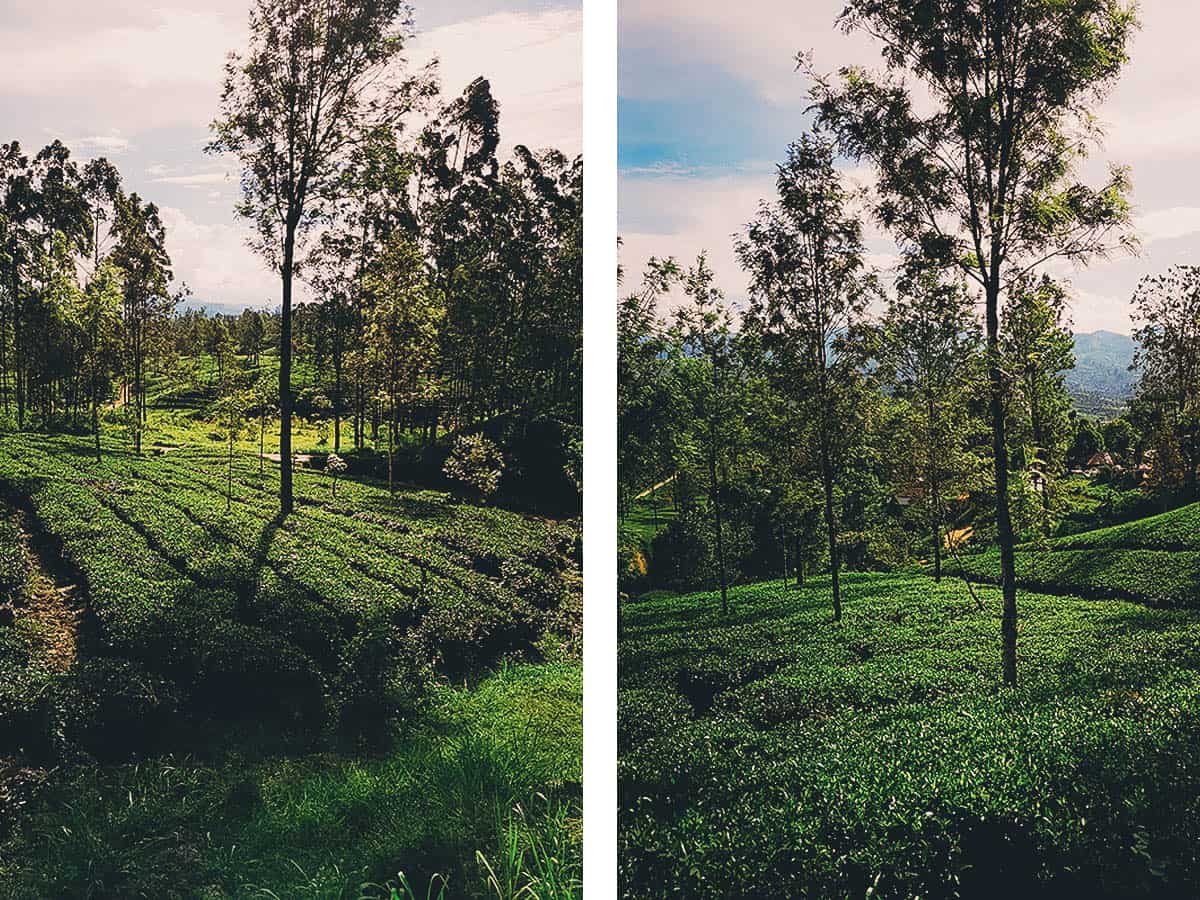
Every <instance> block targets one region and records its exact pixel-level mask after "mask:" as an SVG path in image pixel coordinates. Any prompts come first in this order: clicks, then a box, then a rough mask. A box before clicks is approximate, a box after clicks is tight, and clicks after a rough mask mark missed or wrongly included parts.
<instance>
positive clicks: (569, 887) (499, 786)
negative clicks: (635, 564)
mask: <svg viewBox="0 0 1200 900" xmlns="http://www.w3.org/2000/svg"><path fill="white" fill-rule="evenodd" d="M89 448H90V444H89V439H87V438H72V437H65V436H60V437H54V436H47V435H30V434H8V435H4V436H2V437H0V525H2V526H3V528H0V543H2V544H3V550H2V551H0V613H4V614H5V615H6V621H5V622H3V623H0V897H5V898H7V897H10V896H11V897H22V898H24V897H29V898H33V897H48V896H112V897H118V896H120V897H125V896H189V897H190V896H287V897H314V898H315V897H341V896H351V895H352V896H355V897H358V896H366V897H375V896H380V897H388V896H392V894H391V890H392V887H388V885H391V886H394V887H398V886H399V885H400V875H401V873H404V874H405V878H407V879H409V880H410V881H411V883H412V884H413V885H414V886H415V890H417V891H419V892H420V893H421V895H422V896H424V890H425V888H426V887H428V886H429V884H430V883H431V881H433V883H434V886H435V889H436V886H437V883H438V882H436V880H435V879H434V876H435V875H440V876H442V877H444V878H449V879H450V884H451V886H452V887H451V889H452V893H453V895H454V896H481V895H483V894H485V893H486V884H487V877H488V873H487V870H486V867H485V866H484V864H483V863H482V862H481V861H480V858H479V857H478V856H477V853H483V854H484V856H485V857H487V858H489V859H492V860H496V862H495V865H500V866H504V865H507V866H509V867H510V871H509V872H508V874H509V875H511V877H513V878H514V879H516V883H518V884H523V883H527V882H529V883H532V882H537V883H539V884H541V883H542V882H541V879H542V878H543V876H545V875H546V872H545V871H543V870H542V869H538V868H537V866H538V865H540V863H536V861H535V860H534V856H536V855H537V854H543V855H542V856H539V857H538V858H539V859H542V860H546V859H549V860H551V861H552V862H551V864H552V866H553V867H555V868H556V871H555V872H553V873H550V875H549V876H548V877H550V879H551V882H552V883H554V884H558V885H560V886H561V888H562V890H564V891H566V892H567V893H568V894H570V893H572V892H574V891H576V890H577V887H578V865H579V853H580V843H579V784H580V778H581V773H580V764H581V759H580V748H581V746H582V744H581V740H582V739H581V729H582V695H581V691H582V682H581V667H580V665H579V657H578V651H579V646H580V626H581V587H582V585H581V579H580V573H579V563H578V558H577V550H576V542H577V537H578V536H577V533H576V532H575V531H574V529H573V528H572V527H570V526H567V525H559V524H556V523H553V522H548V521H546V520H542V519H535V518H531V517H526V516H521V515H517V514H515V513H511V512H507V511H504V510H500V509H495V508H488V507H481V506H473V505H470V504H466V503H460V502H455V501H454V500H453V499H452V498H451V497H450V496H449V495H447V494H444V493H439V492H434V491H415V490H409V491H400V492H398V493H397V494H396V495H395V496H394V497H392V496H390V495H389V494H388V491H387V489H386V488H385V487H381V486H379V485H377V484H374V483H371V482H367V481H355V480H347V479H343V480H342V481H340V482H339V483H338V485H337V491H336V494H335V493H334V491H333V485H332V482H331V481H330V479H329V478H327V477H326V476H324V475H322V474H321V473H320V472H316V471H311V470H301V471H299V472H298V473H297V481H296V503H297V506H296V511H295V512H294V513H293V514H292V515H289V516H288V517H287V518H286V519H282V518H281V517H279V515H278V506H277V499H276V491H277V490H278V485H277V479H278V475H277V472H278V470H277V467H275V466H274V465H268V466H267V467H266V470H265V472H264V474H263V475H260V474H259V461H258V459H257V457H256V456H253V455H250V454H242V453H236V454H235V455H234V461H233V468H232V472H230V470H229V469H228V467H227V465H228V464H227V458H226V456H225V455H224V454H223V453H222V452H220V451H219V450H217V449H216V448H212V449H209V448H205V447H189V448H184V449H177V450H172V451H170V452H167V453H163V454H161V455H157V456H150V457H137V456H135V455H133V454H132V453H129V452H127V451H125V450H123V449H121V448H120V447H118V446H117V445H111V446H107V447H106V450H105V455H104V459H103V461H102V462H100V463H97V462H96V461H95V459H94V458H93V457H92V456H91V451H90V449H89ZM230 475H232V479H231V480H230ZM4 625H7V626H8V627H3V626H4ZM24 772H28V773H34V774H31V775H29V776H25V775H22V773H24ZM28 779H34V780H33V781H31V782H28ZM27 782H28V783H27ZM18 813H20V816H19V817H18V816H17V814H18ZM10 822H16V823H17V825H16V826H15V827H14V830H12V831H11V832H10V830H9V823H10ZM550 845H553V846H552V848H550ZM548 848H550V849H548ZM545 854H549V856H546V855H545ZM527 855H528V859H527ZM512 866H517V867H518V869H521V867H524V872H523V873H522V872H521V871H517V872H513V871H511V867H512ZM531 867H533V868H531ZM370 884H376V885H378V887H370V886H369V885H370ZM213 891H216V893H213ZM271 892H274V893H271ZM435 892H436V890H435Z"/></svg>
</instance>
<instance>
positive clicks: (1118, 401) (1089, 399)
mask: <svg viewBox="0 0 1200 900" xmlns="http://www.w3.org/2000/svg"><path fill="white" fill-rule="evenodd" d="M1136 348H1137V342H1136V341H1134V339H1133V338H1132V337H1130V336H1129V335H1127V334H1117V333H1116V332H1114V331H1091V332H1087V333H1085V334H1076V335H1075V368H1074V369H1071V370H1070V371H1069V372H1067V374H1066V383H1067V391H1068V392H1069V393H1070V394H1071V397H1072V398H1073V399H1074V400H1075V404H1076V406H1078V407H1079V409H1080V411H1082V412H1091V413H1097V414H1101V415H1110V414H1115V413H1116V412H1117V410H1119V408H1120V407H1121V406H1123V405H1124V403H1125V401H1127V400H1128V399H1129V398H1130V397H1131V396H1132V395H1133V385H1134V382H1135V381H1136V380H1137V379H1136V377H1135V375H1134V373H1133V372H1130V371H1129V364H1130V363H1132V362H1133V351H1134V350H1135V349H1136Z"/></svg>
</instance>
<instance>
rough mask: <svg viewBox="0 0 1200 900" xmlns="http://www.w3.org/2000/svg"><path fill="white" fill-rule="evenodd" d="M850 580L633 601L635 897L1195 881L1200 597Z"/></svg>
mask: <svg viewBox="0 0 1200 900" xmlns="http://www.w3.org/2000/svg"><path fill="white" fill-rule="evenodd" d="M843 584H844V587H845V596H844V601H843V602H844V604H845V612H844V618H843V621H842V622H841V623H834V622H833V621H832V616H831V610H830V597H829V585H828V581H827V579H826V580H821V581H817V582H814V583H813V584H811V585H810V586H809V587H807V588H805V589H795V588H784V587H782V586H781V585H780V584H779V583H778V582H775V583H770V584H760V585H753V586H746V587H738V588H735V589H733V590H732V591H731V593H730V600H731V611H730V614H729V615H728V616H727V617H722V616H721V615H720V612H719V606H720V604H719V598H718V597H717V596H716V595H715V594H714V593H702V594H691V595H685V596H680V597H667V598H663V597H660V598H656V599H653V600H643V601H640V602H636V603H631V604H628V605H626V606H624V607H623V609H622V628H623V637H622V639H621V641H620V645H619V671H620V690H619V703H618V708H619V752H620V760H619V803H620V822H621V828H620V853H619V859H620V863H619V865H620V876H619V877H620V888H621V893H622V896H625V897H666V896H690V897H762V896H792V897H814V898H815V897H864V896H870V897H918V896H919V897H922V898H950V897H1001V896H1003V897H1009V896H1028V897H1047V898H1049V897H1060V896H1092V897H1113V898H1115V897H1188V896H1195V895H1196V893H1197V891H1200V858H1198V851H1197V846H1200V845H1198V844H1197V840H1198V839H1200V809H1197V808H1196V805H1195V804H1194V802H1193V800H1192V798H1194V797H1196V796H1197V795H1198V794H1200V769H1198V768H1197V767H1196V766H1195V759H1196V758H1197V755H1198V754H1200V613H1197V612H1193V611H1191V610H1156V609H1149V608H1147V607H1146V606H1144V605H1141V604H1134V603H1128V602H1121V601H1094V600H1092V601H1089V600H1082V599H1079V598H1073V597H1060V596H1046V595H1037V594H1030V593H1022V595H1021V606H1020V612H1021V619H1020V623H1019V627H1020V637H1019V643H1018V653H1019V656H1020V672H1021V683H1020V685H1019V686H1018V687H1017V688H1016V689H1006V688H1002V687H1001V685H1000V653H999V639H998V631H999V595H998V591H996V590H995V589H993V588H990V587H983V588H980V589H978V590H979V591H980V593H981V597H982V599H983V602H984V609H983V611H978V610H976V609H975V605H974V603H973V601H972V600H971V598H970V597H969V595H968V594H967V592H966V590H965V587H964V586H963V585H962V583H961V582H957V581H954V580H950V579H946V580H944V581H943V582H942V583H941V584H940V585H937V584H935V583H934V582H933V581H932V580H929V579H926V578H924V577H920V576H912V575H909V576H900V575H861V574H847V575H846V576H844V579H843Z"/></svg>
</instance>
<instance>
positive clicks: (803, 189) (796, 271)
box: [738, 135, 873, 620]
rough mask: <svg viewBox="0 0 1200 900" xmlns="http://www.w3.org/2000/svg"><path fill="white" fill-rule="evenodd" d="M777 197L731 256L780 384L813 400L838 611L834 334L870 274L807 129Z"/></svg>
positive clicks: (862, 302)
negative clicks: (743, 275)
mask: <svg viewBox="0 0 1200 900" xmlns="http://www.w3.org/2000/svg"><path fill="white" fill-rule="evenodd" d="M776 187H777V190H778V194H779V197H778V200H777V201H776V202H774V203H770V204H768V203H764V204H763V205H762V206H761V208H760V210H759V214H758V216H757V218H756V219H755V220H754V221H753V222H752V223H751V224H750V226H749V228H748V229H747V233H746V236H745V237H744V238H742V239H741V240H739V242H738V256H739V258H740V259H741V262H742V266H743V267H744V268H745V269H746V271H747V272H749V274H750V298H751V309H750V311H749V316H748V317H749V318H750V319H751V320H752V321H753V323H754V327H755V329H756V330H757V331H759V332H760V333H761V334H762V335H763V341H764V345H765V347H766V348H767V349H768V351H769V352H771V353H773V354H776V355H777V357H778V358H779V360H780V361H781V363H782V370H783V372H784V374H785V376H786V377H787V382H788V383H787V384H786V387H785V389H786V391H787V393H788V395H789V396H791V397H792V398H793V399H794V400H796V401H797V403H799V404H801V405H802V406H805V407H808V408H809V409H811V410H812V414H813V419H814V421H815V422H816V439H817V441H818V453H817V456H818V459H819V460H820V468H821V484H822V489H823V492H824V500H825V527H826V536H827V538H828V545H829V570H830V574H831V582H832V588H833V617H834V619H835V620H840V619H841V617H842V595H841V583H840V578H839V568H840V561H839V552H838V550H839V548H838V522H837V509H836V504H835V498H834V493H835V489H836V482H837V476H838V472H837V468H838V465H839V460H838V455H839V452H838V443H839V431H843V430H844V428H845V421H844V420H845V419H846V418H848V417H847V415H846V400H847V399H848V397H849V396H850V393H849V391H848V387H849V385H850V384H851V382H853V381H854V380H855V379H856V377H857V372H858V369H857V366H856V361H855V360H854V359H853V358H852V357H851V356H849V355H848V354H845V353H840V352H839V343H840V341H841V339H843V338H845V337H846V336H847V334H848V333H849V331H850V329H852V328H853V327H854V326H855V325H856V324H858V322H859V321H860V319H861V317H862V315H863V312H864V310H865V308H866V304H867V301H868V298H869V296H870V293H871V290H872V287H873V283H872V279H871V278H870V277H869V276H868V275H867V274H866V273H865V271H864V264H863V255H864V250H863V244H862V226H861V223H860V222H859V220H858V218H857V217H856V216H855V215H854V214H853V213H852V212H850V210H849V209H848V206H849V201H850V197H849V195H848V193H847V191H846V190H845V188H844V187H843V186H842V183H841V179H840V178H839V176H838V173H837V170H836V169H835V168H834V161H833V145H832V144H831V143H830V142H828V141H827V140H825V139H823V138H820V137H817V136H812V135H806V136H804V137H803V138H801V140H799V141H797V142H796V143H794V144H792V146H791V147H789V148H788V156H787V160H786V162H784V163H783V164H782V165H780V166H779V169H778V176H777V178H776Z"/></svg>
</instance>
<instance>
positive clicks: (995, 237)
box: [802, 0, 1137, 684]
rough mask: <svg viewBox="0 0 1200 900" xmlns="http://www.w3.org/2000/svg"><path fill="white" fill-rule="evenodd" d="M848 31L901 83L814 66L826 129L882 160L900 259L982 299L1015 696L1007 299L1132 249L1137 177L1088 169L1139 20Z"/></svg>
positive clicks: (1082, 15) (859, 15)
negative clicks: (939, 273) (1105, 104)
mask: <svg viewBox="0 0 1200 900" xmlns="http://www.w3.org/2000/svg"><path fill="white" fill-rule="evenodd" d="M839 21H840V23H841V24H842V26H843V27H844V28H845V29H846V30H859V31H863V32H865V33H867V34H869V35H871V36H873V37H874V38H875V39H877V40H878V41H879V43H880V44H881V45H882V53H883V58H884V61H885V63H886V65H887V68H888V74H885V75H883V76H875V75H872V74H871V73H868V72H867V71H864V70H863V69H861V68H845V69H843V70H842V71H841V73H840V76H839V77H837V78H833V79H831V78H825V77H823V76H820V75H818V74H816V73H813V72H812V71H811V65H810V64H809V63H808V61H807V60H802V63H803V64H804V65H805V66H806V67H807V68H808V69H809V71H810V74H811V75H812V77H813V84H814V86H813V88H812V98H813V100H814V104H815V106H816V111H817V115H818V121H819V122H820V123H822V124H823V125H825V126H827V127H830V128H832V129H833V130H834V131H835V132H836V134H837V135H838V138H839V144H840V147H841V149H842V150H843V151H844V152H845V153H846V154H847V155H848V156H849V157H851V158H853V159H859V160H867V161H870V162H871V163H873V165H874V168H875V170H876V175H877V184H876V187H877V191H878V196H879V202H878V205H877V209H876V212H877V215H878V218H879V220H880V222H881V223H882V224H883V225H884V226H885V227H886V228H888V229H890V230H891V231H892V232H893V233H894V234H895V236H896V238H897V240H898V241H899V243H900V244H901V248H902V250H903V251H904V252H905V253H908V254H913V255H922V256H926V257H928V258H929V259H931V260H934V261H937V262H939V263H942V264H944V265H947V266H958V267H959V268H961V269H962V271H963V272H965V273H966V275H967V276H968V277H969V278H971V279H973V280H974V281H975V282H977V283H978V284H979V286H980V288H981V289H982V291H983V295H984V302H985V324H986V335H987V353H988V379H989V394H990V396H989V407H990V413H991V418H992V460H993V467H994V469H995V494H996V525H997V539H998V543H999V545H1000V580H1001V591H1002V594H1003V598H1004V609H1003V614H1002V619H1001V656H1002V668H1003V677H1004V681H1005V683H1006V684H1015V683H1016V680H1017V587H1016V572H1015V566H1014V554H1013V546H1014V537H1013V527H1012V519H1011V515H1010V511H1009V502H1008V462H1009V449H1008V439H1007V435H1006V432H1005V408H1006V404H1007V400H1008V385H1007V379H1006V378H1005V373H1004V370H1003V358H1002V353H1001V350H1000V305H1001V294H1002V292H1003V291H1004V290H1005V289H1006V288H1007V287H1008V286H1009V285H1010V284H1011V283H1012V282H1013V280H1014V278H1016V277H1018V276H1019V275H1021V274H1024V273H1026V272H1029V271H1031V270H1033V269H1035V268H1036V267H1037V266H1039V265H1041V264H1042V263H1044V262H1046V261H1048V260H1051V259H1054V258H1065V259H1070V260H1072V261H1074V262H1077V263H1083V262H1086V261H1087V260H1088V259H1089V258H1090V257H1092V256H1094V255H1096V254H1099V253H1103V252H1107V251H1110V250H1112V249H1114V248H1116V247H1118V246H1121V245H1125V244H1128V243H1130V239H1129V238H1128V237H1126V236H1125V234H1124V232H1123V230H1122V229H1123V226H1125V225H1126V224H1127V223H1128V221H1129V217H1130V207H1129V202H1128V200H1127V194H1128V190H1129V175H1128V172H1127V171H1125V170H1123V169H1116V168H1114V169H1112V170H1110V176H1109V178H1108V180H1107V181H1106V182H1105V183H1104V184H1103V185H1101V186H1100V187H1099V188H1098V189H1093V188H1090V187H1088V186H1087V185H1084V184H1082V183H1080V182H1078V181H1077V180H1076V179H1075V169H1076V165H1077V163H1078V162H1079V161H1080V160H1081V159H1082V158H1083V157H1084V155H1085V154H1086V153H1087V151H1088V149H1089V147H1090V146H1091V145H1093V144H1094V143H1095V142H1096V141H1097V139H1098V137H1099V135H1098V132H1097V126H1096V124H1095V117H1094V116H1093V115H1092V110H1093V109H1094V108H1095V106H1096V105H1097V104H1098V103H1099V102H1100V101H1101V100H1102V99H1103V98H1104V96H1105V95H1106V93H1107V92H1108V91H1109V90H1110V89H1111V87H1112V86H1113V85H1114V84H1115V83H1116V80H1117V77H1118V75H1119V74H1120V71H1121V68H1122V66H1124V64H1125V62H1126V61H1127V59H1128V51H1127V48H1128V43H1129V40H1130V36H1131V34H1132V32H1133V30H1134V28H1135V27H1136V25H1137V20H1136V16H1135V9H1134V7H1133V5H1132V4H1127V3H1124V2H1121V0H954V2H948V0H928V2H917V3H913V2H910V0H849V2H848V4H847V6H846V9H845V11H844V12H843V13H842V15H841V17H840V19H839ZM906 78H907V79H908V80H907V81H906V80H905V79H906ZM918 86H919V89H920V90H921V91H922V93H923V97H922V103H921V104H920V106H918V105H917V103H916V101H915V100H914V97H913V94H912V93H911V91H912V90H913V89H914V88H916V87H918ZM924 109H929V111H928V112H927V113H926V112H922V111H921V110H924Z"/></svg>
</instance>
